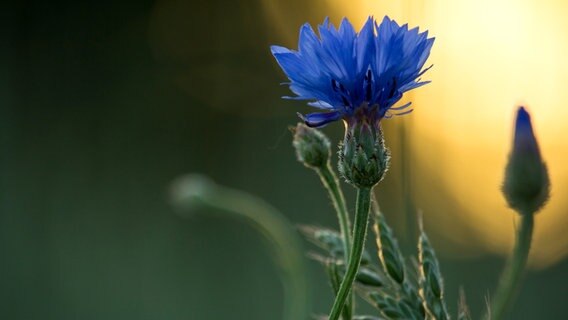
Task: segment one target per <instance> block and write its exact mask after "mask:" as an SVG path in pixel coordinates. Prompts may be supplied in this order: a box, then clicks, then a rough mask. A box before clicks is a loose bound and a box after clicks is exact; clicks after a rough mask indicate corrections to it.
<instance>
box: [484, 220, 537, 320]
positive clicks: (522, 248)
mask: <svg viewBox="0 0 568 320" xmlns="http://www.w3.org/2000/svg"><path fill="white" fill-rule="evenodd" d="M533 227H534V215H533V213H532V212H531V213H524V214H521V224H520V226H519V229H518V230H517V238H516V241H515V248H514V250H513V255H512V256H511V257H510V259H509V261H508V262H507V266H506V267H505V270H504V271H503V274H502V275H501V279H500V280H499V286H498V287H497V291H496V293H495V297H494V299H493V302H492V304H491V311H490V312H491V316H490V317H488V318H489V319H491V320H500V319H503V317H504V316H505V314H506V312H507V311H508V308H509V307H510V306H511V304H512V302H513V300H514V299H515V297H516V295H517V292H518V290H519V288H520V285H521V280H522V276H523V272H524V269H525V266H526V264H527V258H528V256H529V251H530V247H531V240H532V233H533Z"/></svg>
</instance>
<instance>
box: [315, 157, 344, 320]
mask: <svg viewBox="0 0 568 320" xmlns="http://www.w3.org/2000/svg"><path fill="white" fill-rule="evenodd" d="M316 171H317V173H318V175H319V176H320V179H321V182H322V184H323V185H324V187H325V188H326V189H327V191H328V192H329V197H330V198H331V202H332V203H333V207H334V208H335V211H336V212H337V220H338V221H339V230H340V232H341V237H342V238H343V254H344V255H343V260H344V261H346V262H347V261H348V260H349V254H350V251H351V242H352V241H351V221H350V219H349V213H348V212H347V205H346V204H345V197H344V196H343V191H342V190H341V187H340V185H339V180H338V179H337V176H336V175H335V173H334V172H333V170H332V169H331V164H330V163H329V162H328V163H327V164H326V165H325V166H323V167H320V168H317V169H316ZM335 293H336V294H337V292H335ZM347 301H348V302H347V303H346V305H345V308H344V309H343V318H344V319H345V320H351V316H352V314H353V297H348V299H347Z"/></svg>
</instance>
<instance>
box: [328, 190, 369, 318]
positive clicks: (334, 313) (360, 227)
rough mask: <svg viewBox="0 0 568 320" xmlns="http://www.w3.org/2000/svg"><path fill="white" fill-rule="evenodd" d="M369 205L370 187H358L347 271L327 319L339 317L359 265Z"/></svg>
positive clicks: (367, 222) (365, 233)
mask: <svg viewBox="0 0 568 320" xmlns="http://www.w3.org/2000/svg"><path fill="white" fill-rule="evenodd" d="M370 205H371V188H358V189H357V203H356V211H355V224H354V226H353V246H352V250H351V254H350V256H349V264H348V265H347V271H346V272H345V276H344V277H343V281H342V282H341V286H340V287H339V291H338V292H337V296H336V297H335V302H334V303H333V307H332V308H331V312H330V315H329V320H337V319H338V318H339V315H340V314H341V311H342V309H343V306H344V304H345V301H346V300H347V297H348V296H349V293H350V291H351V287H352V285H353V281H354V280H355V276H356V275H357V271H358V269H359V265H360V264H361V256H362V255H363V247H364V246H365V238H366V237H367V225H368V224H369V208H370Z"/></svg>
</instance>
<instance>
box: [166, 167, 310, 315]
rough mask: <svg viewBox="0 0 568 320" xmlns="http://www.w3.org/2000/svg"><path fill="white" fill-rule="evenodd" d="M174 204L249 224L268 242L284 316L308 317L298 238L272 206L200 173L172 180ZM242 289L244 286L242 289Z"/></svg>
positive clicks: (304, 276) (306, 294) (306, 284)
mask: <svg viewBox="0 0 568 320" xmlns="http://www.w3.org/2000/svg"><path fill="white" fill-rule="evenodd" d="M173 198H174V204H175V205H176V207H178V208H183V209H185V210H188V209H191V208H192V207H194V206H195V205H202V206H207V207H210V208H214V209H219V210H222V211H224V212H227V213H231V214H233V216H235V217H238V218H240V219H243V220H244V221H245V222H247V223H248V224H250V225H252V226H253V227H254V228H255V229H257V230H258V231H259V232H260V234H262V235H263V236H264V237H265V238H266V239H267V240H268V241H269V242H270V244H271V246H270V247H269V249H270V252H271V253H272V254H273V258H274V260H275V263H276V265H277V266H278V267H279V268H280V276H281V279H282V284H283V286H284V299H285V300H284V302H285V306H284V307H285V309H284V319H287V320H299V319H307V318H308V313H309V311H308V306H309V301H308V300H309V299H308V298H309V294H308V288H309V286H308V282H309V281H308V275H307V270H306V267H305V264H304V256H303V248H302V245H301V240H300V238H299V236H298V235H297V233H296V231H295V229H294V227H293V226H292V225H291V224H290V223H289V222H288V220H287V219H286V218H285V217H284V216H283V215H282V214H281V213H280V212H279V211H278V210H276V209H275V208H273V207H272V206H271V205H269V204H268V203H266V202H265V201H263V200H262V199H260V198H257V197H254V196H252V195H250V194H248V193H245V192H242V191H239V190H235V189H230V188H225V187H222V186H218V185H215V184H214V183H213V182H211V181H210V180H208V179H207V178H205V177H201V176H193V177H192V176H189V177H188V178H185V179H184V178H182V179H181V180H180V181H178V182H176V183H175V184H174V189H173ZM245 291H246V289H245Z"/></svg>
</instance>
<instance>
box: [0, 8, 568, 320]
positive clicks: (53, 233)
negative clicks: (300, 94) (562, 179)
mask: <svg viewBox="0 0 568 320" xmlns="http://www.w3.org/2000/svg"><path fill="white" fill-rule="evenodd" d="M293 3H295V4H296V5H295V6H296V8H295V10H298V12H301V13H299V14H298V16H297V17H295V19H297V20H307V19H309V20H310V21H314V22H316V21H321V19H322V17H323V14H321V13H320V14H312V12H311V11H310V10H309V8H308V9H306V10H302V4H301V1H296V2H293ZM3 4H4V5H3V6H2V11H1V12H2V13H1V14H0V15H1V17H2V18H1V19H0V26H1V28H0V33H1V38H2V43H3V45H2V50H0V54H1V57H0V61H1V65H2V69H1V70H2V71H1V73H0V170H1V171H0V257H1V262H0V318H1V319H60V320H63V319H109V320H110V319H200V320H201V319H211V320H215V319H219V320H220V319H247V320H254V319H263V320H265V319H280V318H281V313H282V312H281V308H282V298H283V296H282V288H281V284H280V283H279V280H278V275H277V273H276V271H275V268H274V266H273V264H272V262H271V260H270V254H269V253H268V251H267V250H266V247H265V243H264V242H263V241H259V239H261V238H260V236H259V235H258V234H256V232H255V230H253V229H251V228H250V227H248V226H247V225H244V224H242V223H241V222H239V221H237V220H231V219H224V218H221V217H219V216H216V215H208V214H207V212H206V211H203V212H202V213H203V214H202V215H196V216H192V217H190V218H184V217H180V216H178V215H176V214H175V213H174V211H173V210H172V209H171V207H170V206H169V205H168V188H169V185H170V182H171V181H172V180H173V179H174V178H176V177H177V176H179V175H181V174H184V173H189V172H200V173H204V174H207V175H209V176H211V177H212V178H213V179H214V180H215V181H217V182H219V183H221V184H223V185H227V186H231V187H235V188H239V189H243V190H245V191H248V192H251V193H254V194H257V195H259V196H261V197H262V198H264V199H266V200H267V201H269V202H270V203H272V204H273V205H274V206H275V207H277V208H279V209H280V210H281V211H282V212H284V213H285V214H286V216H287V217H288V218H289V219H290V220H291V221H292V222H293V223H298V224H316V225H323V226H332V227H333V226H335V225H336V221H335V216H334V213H333V211H332V208H331V206H330V204H329V200H328V199H327V196H326V194H325V192H324V191H323V190H322V188H321V187H320V185H319V181H318V179H317V177H316V176H315V174H313V173H312V172H310V171H308V170H306V169H305V168H303V167H302V166H301V165H300V164H298V163H297V162H296V161H295V159H294V154H293V150H292V147H291V144H290V134H289V132H288V129H287V127H288V126H290V125H293V124H294V123H295V122H297V120H298V119H297V117H296V115H295V112H296V111H306V110H308V108H305V107H304V106H303V105H302V104H301V103H296V102H290V101H282V100H281V99H280V96H282V95H285V94H287V90H286V88H285V87H284V86H279V83H280V82H282V81H283V80H284V77H283V75H282V73H281V71H280V70H279V69H278V68H277V66H276V64H275V62H274V61H273V59H272V57H271V56H270V54H269V49H268V47H269V45H270V44H273V43H282V42H283V40H282V38H281V36H280V35H278V34H277V33H276V32H275V29H274V28H273V26H272V24H271V21H270V19H269V18H268V17H267V16H266V15H265V13H264V11H263V10H262V7H261V4H260V2H259V1H254V0H243V1H220V0H217V1H157V2H154V1H103V0H101V1H96V2H95V1H85V2H81V1H11V2H10V1H7V2H4V3H3ZM290 24H291V25H290V26H289V27H290V29H295V28H297V27H298V25H297V24H296V23H295V22H293V23H292V22H291V23H290ZM398 124H400V122H399V121H398V120H395V121H392V122H391V123H386V124H385V126H386V132H387V139H388V137H389V135H390V136H391V137H392V136H395V135H396V132H397V131H396V129H395V128H396V126H397V125H398ZM341 130H342V127H341V126H340V125H333V126H329V127H328V128H326V129H325V132H326V133H328V134H329V135H330V136H331V137H332V138H333V140H334V141H338V140H339V139H340V137H341ZM391 141H396V137H393V138H392V140H391ZM397 156H399V158H400V154H399V152H398V149H397V148H395V147H393V158H394V159H395V161H394V164H393V170H392V171H391V174H390V176H389V177H388V178H387V180H386V181H385V182H384V186H385V187H382V188H384V189H385V190H384V192H380V193H379V199H382V202H383V207H384V208H385V211H386V214H387V216H388V218H389V219H390V220H391V221H393V224H394V225H396V226H401V225H403V224H401V223H397V221H398V219H399V217H400V215H397V211H400V210H401V209H400V207H401V206H400V202H401V201H402V196H401V192H400V190H392V189H389V188H388V187H387V186H388V185H389V183H390V184H391V185H395V186H396V185H398V184H397V183H396V182H397V181H398V180H399V175H398V174H397V172H400V170H399V169H400V168H398V166H399V165H398V164H397V163H396V159H397ZM346 190H347V196H348V198H350V199H352V196H353V192H352V190H351V188H350V187H349V186H346ZM381 191H383V190H381ZM433 196H444V195H443V194H442V195H440V194H436V195H433ZM451 209H452V208H451V207H448V208H440V210H448V211H449V213H448V214H450V213H451ZM397 231H398V232H403V231H404V230H401V228H397ZM408 238H411V237H410V236H408V235H405V236H404V237H403V239H408ZM434 239H436V237H435V235H434ZM438 241H439V240H438ZM403 244H404V245H405V247H406V249H407V252H408V253H412V250H413V249H412V246H411V242H409V241H408V240H405V241H403ZM434 245H435V246H436V241H434ZM308 263H309V267H310V278H311V279H313V283H312V288H313V291H312V297H313V307H312V310H313V312H314V313H319V314H324V313H326V312H327V311H328V309H329V308H330V305H331V301H332V296H331V294H330V290H329V288H328V286H327V284H326V281H325V278H324V275H323V272H322V270H321V269H320V267H319V266H318V265H317V264H316V263H314V262H308ZM441 263H442V271H443V272H444V274H445V279H446V290H447V295H448V301H449V305H450V309H451V310H452V311H455V309H456V308H455V306H456V299H455V296H457V292H458V288H459V287H460V286H463V287H464V288H465V290H466V292H467V293H468V301H469V304H470V307H471V308H472V309H473V311H474V315H476V316H479V315H480V312H479V310H482V308H483V306H484V305H485V299H486V297H487V296H488V294H489V292H492V290H493V288H494V286H495V283H496V279H497V277H498V272H499V271H500V270H501V267H502V264H503V259H502V257H493V256H485V257H479V258H475V259H469V260H463V259H458V260H455V259H452V257H449V256H446V255H444V254H443V253H442V254H441ZM566 279H568V261H566V260H564V261H563V262H561V263H558V264H557V265H555V266H552V267H549V268H547V269H544V270H540V271H538V272H532V273H530V274H529V276H528V277H527V279H526V282H525V284H524V287H523V290H522V293H521V294H520V296H519V300H518V303H517V304H516V308H515V311H514V313H513V315H512V316H511V319H562V318H565V315H566V314H568V304H567V303H566V299H567V298H568V283H567V280H566ZM367 310H370V309H367Z"/></svg>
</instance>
